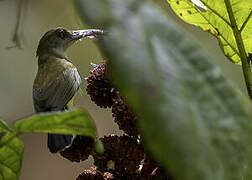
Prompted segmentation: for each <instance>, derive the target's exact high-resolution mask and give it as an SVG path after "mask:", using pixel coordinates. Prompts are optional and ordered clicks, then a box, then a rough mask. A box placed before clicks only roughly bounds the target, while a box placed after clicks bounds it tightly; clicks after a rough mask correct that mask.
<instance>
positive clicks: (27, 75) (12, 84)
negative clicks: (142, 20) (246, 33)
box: [0, 0, 246, 180]
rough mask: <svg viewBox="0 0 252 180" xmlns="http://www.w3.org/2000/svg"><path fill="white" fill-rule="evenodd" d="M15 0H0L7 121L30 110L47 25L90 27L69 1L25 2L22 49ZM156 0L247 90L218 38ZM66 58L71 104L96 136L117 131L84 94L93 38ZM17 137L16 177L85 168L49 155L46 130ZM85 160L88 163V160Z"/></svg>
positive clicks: (36, 178)
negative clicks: (73, 75)
mask: <svg viewBox="0 0 252 180" xmlns="http://www.w3.org/2000/svg"><path fill="white" fill-rule="evenodd" d="M19 2H20V1H19V0H2V1H0V27H1V29H0V32H1V36H0V82H1V85H0V100H1V101H0V117H2V118H3V119H4V120H6V121H7V122H8V123H9V124H11V123H12V122H13V121H15V120H17V119H20V118H24V117H27V116H30V115H32V114H34V110H33V105H32V84H33V80H34V77H35V74H36V71H37V59H36V57H35V52H36V48H37V45H38V41H39V39H40V38H41V37H42V35H43V34H44V33H45V32H46V31H47V30H48V29H50V28H54V27H59V26H61V27H66V28H68V29H85V28H90V27H87V26H86V25H85V24H83V23H82V22H81V20H80V19H79V17H78V14H77V13H76V11H75V9H74V6H73V3H72V1H69V0H53V1H51V0H35V1H32V0H28V1H27V4H26V5H25V6H24V13H23V14H22V17H23V18H22V19H21V26H20V31H19V32H20V35H21V36H20V37H21V40H22V46H23V49H18V48H8V47H11V46H14V45H15V44H14V42H13V41H12V39H13V36H14V31H15V25H16V23H17V17H18V4H19ZM155 3H156V4H157V6H159V7H160V8H161V9H162V10H163V11H164V13H166V14H167V15H168V16H169V17H171V19H172V20H173V21H175V23H177V24H179V26H180V27H181V28H182V29H184V30H185V31H186V33H188V35H189V36H191V37H192V39H194V40H195V41H197V42H198V43H199V45H200V46H201V47H202V48H203V49H204V50H205V51H206V53H207V54H208V55H209V56H210V59H211V60H212V62H213V63H215V64H217V65H218V66H219V67H220V68H221V70H222V72H223V73H224V74H225V75H226V76H228V77H230V79H231V80H233V82H234V83H235V84H236V85H237V86H238V87H240V89H241V90H242V92H243V93H244V94H246V89H245V86H244V81H243V76H242V71H241V67H240V66H238V65H234V64H232V63H231V62H229V61H228V60H227V59H226V58H225V56H223V54H222V52H221V50H220V48H219V46H218V41H217V40H216V39H215V38H214V37H212V36H211V35H210V34H208V33H206V32H203V31H202V30H201V29H200V28H198V27H195V26H191V25H189V24H186V23H184V22H183V21H182V20H180V19H179V18H178V17H176V15H175V14H174V13H173V12H172V11H171V10H170V8H169V5H168V4H167V3H166V1H165V0H156V1H155ZM87 6H88V4H87ZM97 13H99V9H97ZM92 28H99V27H92ZM68 56H69V57H70V59H72V61H73V62H74V64H75V65H76V66H77V68H78V69H79V71H80V73H81V75H82V77H83V84H82V87H81V88H82V90H83V93H82V94H81V93H79V94H78V96H77V98H76V101H75V105H76V106H78V107H80V106H81V107H84V108H85V109H87V110H88V111H89V113H90V114H91V116H92V117H93V119H94V120H95V122H96V124H97V129H98V134H99V136H103V135H106V134H112V133H113V134H119V133H121V131H120V130H118V128H117V125H116V124H114V123H113V120H112V115H111V111H110V109H100V108H98V107H97V106H96V105H95V104H94V103H92V102H91V101H90V98H89V96H87V94H86V92H85V87H86V82H85V80H84V77H86V76H87V75H88V71H89V70H90V69H91V66H90V62H94V63H99V62H101V61H102V60H104V58H103V57H102V55H101V54H100V53H99V51H98V49H97V48H96V46H95V40H88V39H85V40H83V41H82V42H79V43H77V44H75V45H73V46H72V47H71V48H70V49H69V50H68ZM21 138H22V140H23V141H24V144H25V152H24V159H23V168H22V172H21V177H20V179H21V180H44V179H60V180H69V179H75V177H76V176H78V174H79V173H80V172H81V171H82V170H83V169H85V168H87V167H90V163H89V162H87V161H85V162H82V163H78V164H77V163H72V162H70V161H68V160H66V159H63V158H62V157H61V156H59V155H52V154H50V153H49V151H48V149H47V142H46V141H47V136H46V134H35V133H34V134H25V135H22V136H21ZM90 161H91V162H92V159H91V158H90Z"/></svg>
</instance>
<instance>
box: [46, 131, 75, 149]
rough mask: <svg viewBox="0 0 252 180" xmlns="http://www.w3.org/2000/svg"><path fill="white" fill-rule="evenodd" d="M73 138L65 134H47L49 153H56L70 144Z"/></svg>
mask: <svg viewBox="0 0 252 180" xmlns="http://www.w3.org/2000/svg"><path fill="white" fill-rule="evenodd" d="M72 139H73V136H72V135H66V134H48V140H47V145H48V148H49V150H50V152H51V153H57V152H59V151H60V150H63V149H64V148H66V147H67V146H69V145H70V144H71V143H72Z"/></svg>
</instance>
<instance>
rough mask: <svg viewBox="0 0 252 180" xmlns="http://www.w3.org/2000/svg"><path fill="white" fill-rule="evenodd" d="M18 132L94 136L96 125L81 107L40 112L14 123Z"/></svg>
mask: <svg viewBox="0 0 252 180" xmlns="http://www.w3.org/2000/svg"><path fill="white" fill-rule="evenodd" d="M14 127H15V129H16V131H17V132H18V133H24V132H46V133H60V134H78V135H85V136H90V137H93V138H96V127H95V124H94V122H93V121H92V119H91V117H90V115H89V114H88V113H86V112H85V111H84V110H82V109H77V110H74V111H69V112H56V113H55V112H53V113H41V114H38V115H34V116H31V117H29V118H27V119H24V120H19V121H17V122H15V123H14Z"/></svg>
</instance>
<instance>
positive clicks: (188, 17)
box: [167, 0, 252, 64]
mask: <svg viewBox="0 0 252 180" xmlns="http://www.w3.org/2000/svg"><path fill="white" fill-rule="evenodd" d="M167 1H168V3H169V4H170V6H171V7H172V9H173V10H174V12H175V13H176V14H177V15H178V16H179V17H180V18H181V19H183V20H184V21H185V22H188V23H190V24H194V25H196V26H200V27H201V28H202V29H203V30H205V31H207V32H209V33H211V34H212V35H214V36H215V37H216V38H217V39H218V40H219V42H220V47H221V49H222V50H223V52H224V54H225V55H226V56H227V57H228V58H229V59H230V60H231V61H232V62H234V63H236V64H241V60H240V58H241V57H240V53H239V50H238V45H237V42H236V40H235V36H234V35H233V29H232V25H231V20H230V18H229V14H228V11H227V7H226V5H225V2H224V0H221V1H220V0H211V1H208V0H201V1H199V0H197V1H195V0H167ZM231 6H232V10H233V15H234V17H235V20H236V23H237V27H238V29H239V30H240V33H241V35H242V37H243V42H244V45H245V50H246V52H252V46H251V44H252V37H251V31H252V20H250V19H251V15H252V1H250V0H247V1H239V0H231Z"/></svg>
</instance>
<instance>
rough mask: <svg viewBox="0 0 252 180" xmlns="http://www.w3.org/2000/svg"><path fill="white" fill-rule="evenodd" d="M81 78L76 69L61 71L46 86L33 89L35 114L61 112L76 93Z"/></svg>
mask: <svg viewBox="0 0 252 180" xmlns="http://www.w3.org/2000/svg"><path fill="white" fill-rule="evenodd" d="M80 84H81V77H80V75H79V73H78V71H77V69H76V68H71V69H68V70H65V71H63V73H61V74H60V75H59V76H58V77H57V78H56V79H55V80H53V81H52V82H51V83H49V84H48V85H45V86H43V87H40V88H34V89H33V101H34V108H35V110H36V112H44V111H59V110H63V109H64V107H65V106H66V105H67V103H68V102H69V101H70V100H71V99H72V97H73V96H74V95H75V93H76V92H77V91H78V89H79V87H80Z"/></svg>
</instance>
